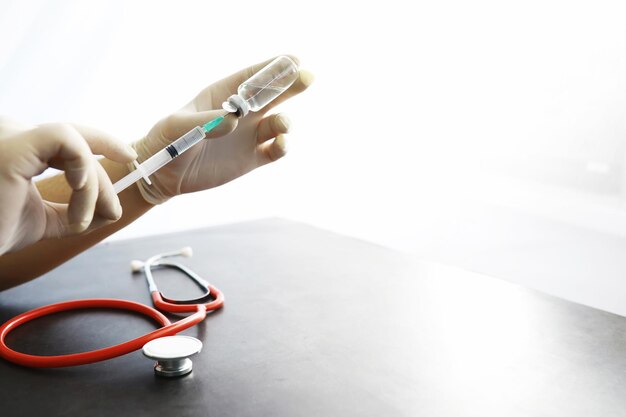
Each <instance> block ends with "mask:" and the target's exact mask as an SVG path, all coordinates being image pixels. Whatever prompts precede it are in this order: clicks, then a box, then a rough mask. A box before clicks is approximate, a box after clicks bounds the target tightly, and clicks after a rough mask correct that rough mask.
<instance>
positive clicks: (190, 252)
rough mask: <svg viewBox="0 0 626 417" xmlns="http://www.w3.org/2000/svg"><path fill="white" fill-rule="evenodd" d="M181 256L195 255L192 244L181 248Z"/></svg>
mask: <svg viewBox="0 0 626 417" xmlns="http://www.w3.org/2000/svg"><path fill="white" fill-rule="evenodd" d="M179 253H180V256H184V257H185V258H191V257H192V256H193V250H192V249H191V246H185V247H184V248H182V249H181V250H180V252H179Z"/></svg>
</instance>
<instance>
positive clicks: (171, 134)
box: [161, 110, 237, 142]
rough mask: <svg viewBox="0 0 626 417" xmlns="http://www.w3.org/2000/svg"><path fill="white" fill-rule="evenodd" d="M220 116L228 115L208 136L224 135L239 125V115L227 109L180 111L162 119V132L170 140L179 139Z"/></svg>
mask: <svg viewBox="0 0 626 417" xmlns="http://www.w3.org/2000/svg"><path fill="white" fill-rule="evenodd" d="M219 116H226V117H225V118H224V120H223V121H222V122H221V123H220V124H219V125H217V127H215V129H213V130H211V131H210V132H209V133H208V134H207V135H206V137H207V138H216V137H220V136H224V135H226V134H228V133H230V132H232V131H233V130H235V128H236V127H237V117H236V116H235V115H234V114H228V112H227V111H226V110H209V111H203V112H188V111H178V112H176V113H173V114H171V115H169V116H167V117H166V118H165V119H163V120H162V127H161V133H162V134H163V136H164V138H165V139H167V140H168V141H169V142H171V141H173V140H174V139H178V138H179V137H181V136H182V135H184V134H185V133H187V132H189V131H190V130H191V129H193V128H194V127H196V126H202V125H204V124H205V123H207V122H210V121H211V120H213V119H215V118H216V117H219Z"/></svg>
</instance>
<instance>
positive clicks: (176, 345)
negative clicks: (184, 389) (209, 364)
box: [0, 247, 224, 376]
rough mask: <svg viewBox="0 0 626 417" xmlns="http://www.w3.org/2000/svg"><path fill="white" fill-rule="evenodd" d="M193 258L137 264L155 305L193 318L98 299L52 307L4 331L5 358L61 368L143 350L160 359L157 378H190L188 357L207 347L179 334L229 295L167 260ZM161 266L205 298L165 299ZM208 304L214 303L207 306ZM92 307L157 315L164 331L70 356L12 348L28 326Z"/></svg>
mask: <svg viewBox="0 0 626 417" xmlns="http://www.w3.org/2000/svg"><path fill="white" fill-rule="evenodd" d="M191 255H192V251H191V248H190V247H185V248H182V249H181V250H178V251H173V252H167V253H162V254H159V255H155V256H153V257H151V258H149V259H148V260H146V261H145V262H141V261H132V262H131V269H132V271H133V272H139V271H143V273H144V275H145V277H146V280H147V281H148V288H149V290H150V293H151V296H152V302H153V304H154V306H155V307H156V308H157V309H158V310H161V311H164V312H167V313H193V314H192V315H190V316H187V317H185V318H183V319H182V320H179V321H177V322H176V323H172V322H170V320H169V319H168V318H167V317H165V316H164V315H163V314H162V313H161V312H159V311H158V310H156V309H155V308H152V307H149V306H147V305H145V304H141V303H137V302H134V301H128V300H118V299H111V298H92V299H85V300H74V301H65V302H61V303H56V304H51V305H48V306H45V307H39V308H36V309H34V310H31V311H28V312H26V313H22V314H20V315H18V316H16V317H14V318H12V319H10V320H9V321H7V322H6V323H4V324H3V325H2V326H1V327H0V357H2V358H4V359H6V360H8V361H10V362H13V363H16V364H18V365H22V366H28V367H34V368H59V367H66V366H77V365H86V364H89V363H94V362H100V361H104V360H107V359H112V358H115V357H118V356H122V355H125V354H127V353H131V352H134V351H135V350H138V349H142V348H143V353H144V355H145V356H147V357H149V358H151V359H155V360H156V361H157V363H156V365H155V368H154V370H155V373H156V374H157V375H160V376H181V375H186V374H188V373H189V372H191V369H192V364H191V361H190V360H189V358H188V357H189V356H191V355H193V354H195V353H198V352H199V351H200V350H201V349H202V342H200V341H199V340H197V339H195V338H193V337H189V336H174V335H176V334H177V333H179V332H181V331H183V330H185V329H188V328H189V327H192V326H195V325H196V324H198V323H200V322H201V321H202V320H204V319H205V317H206V313H207V312H208V311H212V310H216V309H218V308H220V307H222V306H223V305H224V295H223V294H222V292H221V291H220V290H218V289H217V288H216V287H215V286H213V285H211V284H209V283H208V282H207V281H205V280H204V279H202V278H200V277H199V276H198V275H197V274H196V273H194V272H193V271H191V270H190V269H189V268H187V267H185V266H184V265H181V264H179V263H177V262H173V261H167V260H165V259H166V258H172V257H175V256H184V257H190V256H191ZM155 268H172V269H176V270H178V271H180V272H182V273H184V274H185V275H187V276H188V277H189V278H190V279H191V280H193V281H194V282H195V283H196V284H197V285H198V286H199V287H200V288H202V289H203V290H204V291H205V293H204V295H202V296H201V297H198V298H194V299H190V300H172V299H169V298H167V297H165V296H164V295H163V294H162V293H161V292H160V291H159V288H158V287H157V285H156V282H155V281H154V278H153V276H152V270H153V269H155ZM207 300H209V301H208V302H207ZM89 308H113V309H118V310H129V311H134V312H137V313H140V314H143V315H146V316H148V317H151V318H152V319H154V320H155V321H156V322H157V323H159V324H160V325H161V326H162V327H161V328H160V329H157V330H155V331H153V332H150V333H148V334H145V335H143V336H140V337H137V338H135V339H132V340H129V341H127V342H124V343H120V344H119V345H115V346H110V347H107V348H103V349H98V350H92V351H89V352H82V353H74V354H70V355H56V356H37V355H29V354H25V353H21V352H17V351H15V350H13V349H11V348H9V347H8V346H7V345H6V341H5V339H6V337H7V335H8V334H9V333H10V332H11V331H12V330H14V329H15V328H17V327H19V326H21V325H22V324H24V323H28V322H29V321H31V320H35V319H37V318H39V317H43V316H47V315H49V314H54V313H58V312H61V311H69V310H82V309H89Z"/></svg>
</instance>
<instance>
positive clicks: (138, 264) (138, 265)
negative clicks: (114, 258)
mask: <svg viewBox="0 0 626 417" xmlns="http://www.w3.org/2000/svg"><path fill="white" fill-rule="evenodd" d="M143 266H144V262H143V261H139V260H137V259H133V260H132V261H130V270H131V271H133V272H139V271H141V270H142V268H143Z"/></svg>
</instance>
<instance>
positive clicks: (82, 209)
mask: <svg viewBox="0 0 626 417" xmlns="http://www.w3.org/2000/svg"><path fill="white" fill-rule="evenodd" d="M94 154H102V155H104V156H106V157H108V158H109V159H112V160H114V161H118V162H122V163H128V162H130V161H132V160H133V159H135V158H136V154H135V152H134V151H133V150H132V149H131V148H130V147H129V146H128V145H126V144H124V143H122V142H119V141H117V140H116V139H113V138H111V137H110V136H109V135H107V134H105V133H102V132H99V131H97V130H95V129H92V128H88V127H81V126H73V125H67V124H45V125H41V126H37V127H33V126H24V125H20V124H18V123H16V122H13V121H9V120H7V119H0V254H2V253H6V252H10V251H14V250H17V249H20V248H23V247H24V246H27V245H30V244H32V243H35V242H37V241H39V240H41V239H45V238H55V237H63V236H68V235H71V234H76V233H81V232H84V231H86V230H88V229H89V230H91V229H93V228H96V227H99V226H102V225H104V224H108V223H111V222H112V221H115V220H117V219H119V218H120V217H121V215H122V207H121V206H120V202H119V200H118V198H117V195H116V194H115V191H114V190H113V185H112V184H111V181H110V180H109V177H108V176H107V174H106V172H105V171H104V169H103V168H102V167H101V166H100V164H99V163H98V162H97V161H96V159H95V158H94ZM48 167H53V168H57V169H60V170H63V171H65V178H66V180H67V182H68V184H69V186H70V187H71V188H72V194H71V198H70V201H69V204H60V203H53V202H50V201H45V200H43V199H42V198H41V195H40V194H39V192H38V190H37V188H36V187H35V185H34V183H33V181H32V178H33V177H34V176H36V175H39V174H41V173H42V172H43V171H44V170H45V169H46V168H48Z"/></svg>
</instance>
